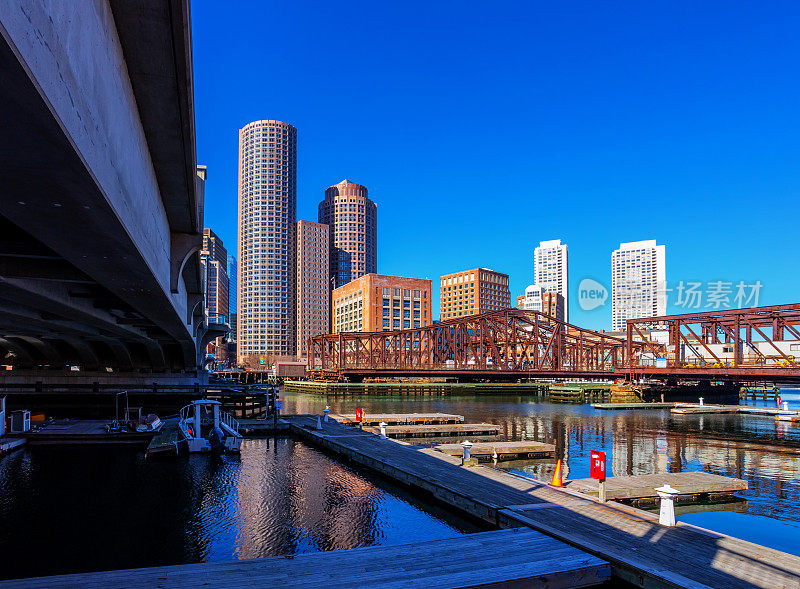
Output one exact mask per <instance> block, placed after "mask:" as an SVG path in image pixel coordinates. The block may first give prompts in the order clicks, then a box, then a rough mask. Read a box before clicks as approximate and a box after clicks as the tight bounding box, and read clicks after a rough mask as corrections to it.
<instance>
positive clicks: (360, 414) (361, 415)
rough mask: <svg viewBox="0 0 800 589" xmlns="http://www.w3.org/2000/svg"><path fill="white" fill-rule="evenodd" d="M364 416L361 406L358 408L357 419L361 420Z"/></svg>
mask: <svg viewBox="0 0 800 589" xmlns="http://www.w3.org/2000/svg"><path fill="white" fill-rule="evenodd" d="M362 417H363V414H362V413H361V407H357V408H356V421H358V422H360V421H361V419H362Z"/></svg>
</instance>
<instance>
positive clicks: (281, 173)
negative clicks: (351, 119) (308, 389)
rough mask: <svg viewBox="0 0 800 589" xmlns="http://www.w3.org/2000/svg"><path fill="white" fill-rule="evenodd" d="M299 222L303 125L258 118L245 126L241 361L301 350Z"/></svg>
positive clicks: (239, 316)
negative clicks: (298, 327)
mask: <svg viewBox="0 0 800 589" xmlns="http://www.w3.org/2000/svg"><path fill="white" fill-rule="evenodd" d="M296 222H297V129H295V128H294V127H293V126H292V125H290V124H288V123H283V122H281V121H253V122H252V123H249V124H247V125H245V126H244V127H243V128H242V129H240V130H239V268H238V270H239V276H238V279H239V284H238V287H239V292H238V293H237V304H238V308H237V334H236V335H237V337H236V339H237V346H238V356H239V361H240V362H243V361H244V360H245V359H246V358H247V357H248V356H251V355H255V356H258V357H259V358H263V362H264V364H268V363H270V360H271V359H272V358H274V357H275V356H294V355H295V354H296V352H297V347H296V345H295V339H296V335H297V333H296V330H295V322H296V319H297V313H296V309H295V297H296V291H295V280H296V273H295V265H296V263H297V261H296V254H295V247H296V239H295V228H296ZM259 363H260V362H259Z"/></svg>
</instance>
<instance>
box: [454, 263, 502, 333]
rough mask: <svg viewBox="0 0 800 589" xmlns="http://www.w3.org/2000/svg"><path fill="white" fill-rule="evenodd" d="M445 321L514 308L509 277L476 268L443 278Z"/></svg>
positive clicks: (486, 269)
mask: <svg viewBox="0 0 800 589" xmlns="http://www.w3.org/2000/svg"><path fill="white" fill-rule="evenodd" d="M440 289H441V290H440V298H439V301H440V303H441V307H440V309H439V314H440V316H441V320H442V321H445V320H447V319H457V318H459V317H464V316H466V315H477V314H478V313H486V312H487V311H496V310H498V309H507V308H509V307H510V306H511V291H510V290H509V289H508V274H503V273H502V272H495V271H494V270H489V269H488V268H474V269H472V270H464V271H463V272H455V273H453V274H445V275H444V276H441V277H440Z"/></svg>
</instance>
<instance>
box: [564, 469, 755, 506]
mask: <svg viewBox="0 0 800 589" xmlns="http://www.w3.org/2000/svg"><path fill="white" fill-rule="evenodd" d="M665 484H668V485H670V486H672V488H674V489H675V490H676V491H678V498H677V501H686V502H688V501H693V502H694V501H699V500H701V499H704V498H717V499H718V498H722V497H732V496H733V495H734V494H735V493H736V492H738V491H746V490H747V481H743V480H742V479H736V478H733V477H723V476H719V475H715V474H711V473H708V472H668V473H663V474H644V475H636V476H625V477H610V478H607V479H606V482H605V487H606V499H609V500H618V501H635V502H637V503H638V502H640V501H641V502H643V503H652V502H654V501H656V500H657V499H658V494H657V493H656V491H655V489H656V487H661V486H663V485H665ZM564 485H565V486H566V488H567V489H569V490H570V491H578V492H580V493H584V494H585V495H591V496H593V497H597V495H598V494H599V484H598V482H597V480H596V479H575V480H571V481H565V482H564Z"/></svg>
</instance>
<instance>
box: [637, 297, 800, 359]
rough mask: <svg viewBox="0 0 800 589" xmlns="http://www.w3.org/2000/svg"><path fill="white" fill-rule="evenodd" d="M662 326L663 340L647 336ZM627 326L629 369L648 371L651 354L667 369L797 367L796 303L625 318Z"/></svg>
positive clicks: (799, 330) (799, 324)
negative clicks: (664, 339) (638, 344)
mask: <svg viewBox="0 0 800 589" xmlns="http://www.w3.org/2000/svg"><path fill="white" fill-rule="evenodd" d="M665 328H666V332H667V336H668V341H667V342H665V344H663V345H662V344H656V343H655V342H652V341H649V340H650V339H651V336H650V335H649V334H648V331H649V330H664V329H665ZM627 330H628V331H627V338H626V339H627V342H628V345H629V346H630V347H629V353H628V355H627V357H628V361H629V368H631V369H632V370H636V369H644V370H646V371H650V370H649V368H650V367H651V366H653V365H654V364H653V359H654V357H661V358H662V361H661V367H662V368H667V369H681V368H684V369H717V370H719V369H723V370H724V369H732V370H739V369H748V370H753V371H758V370H764V369H769V370H775V369H788V370H789V371H792V370H795V369H798V368H800V304H792V305H777V306H771V307H752V308H747V309H728V310H722V311H712V312H706V313H690V314H685V315H666V316H663V317H649V318H644V319H630V320H628V324H627ZM636 342H642V343H645V345H644V346H634V345H632V344H635V343H636ZM793 350H798V352H793Z"/></svg>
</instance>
